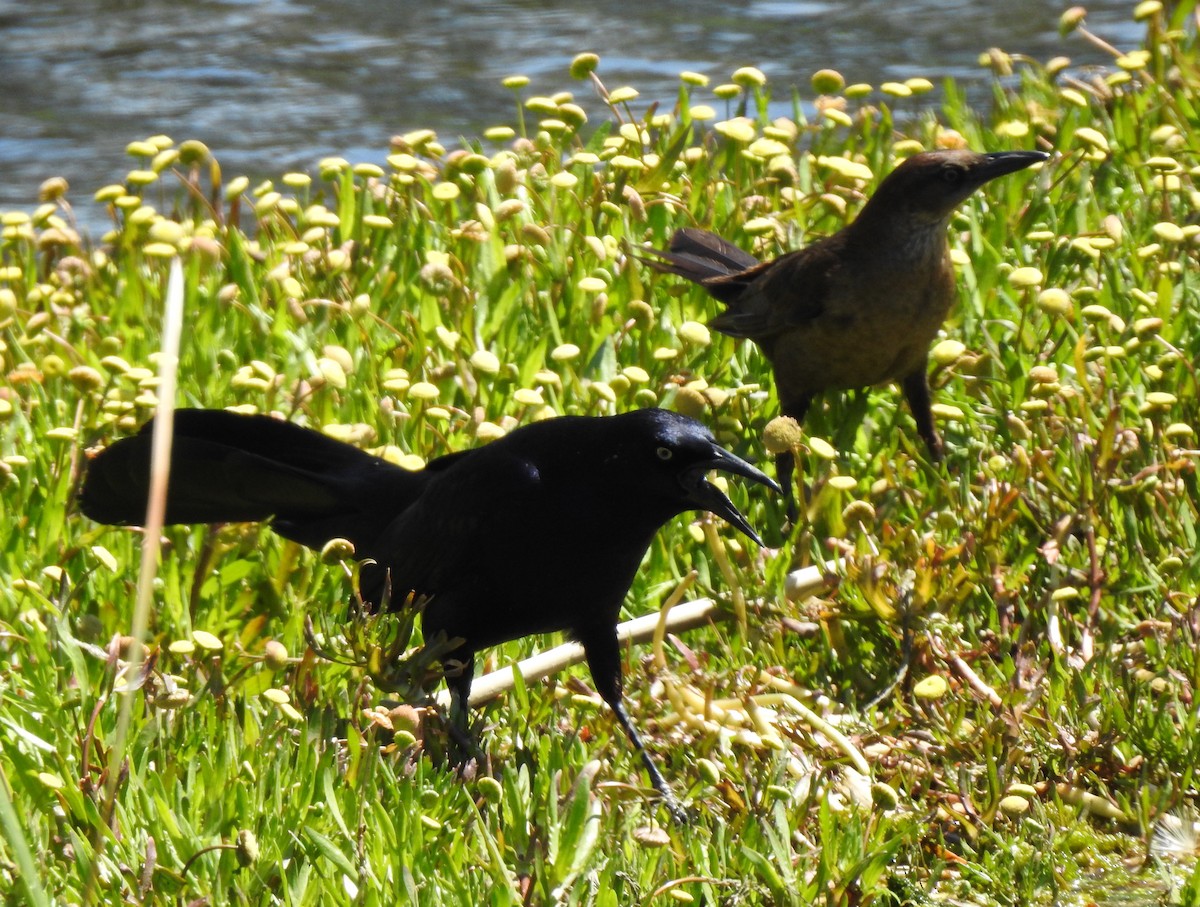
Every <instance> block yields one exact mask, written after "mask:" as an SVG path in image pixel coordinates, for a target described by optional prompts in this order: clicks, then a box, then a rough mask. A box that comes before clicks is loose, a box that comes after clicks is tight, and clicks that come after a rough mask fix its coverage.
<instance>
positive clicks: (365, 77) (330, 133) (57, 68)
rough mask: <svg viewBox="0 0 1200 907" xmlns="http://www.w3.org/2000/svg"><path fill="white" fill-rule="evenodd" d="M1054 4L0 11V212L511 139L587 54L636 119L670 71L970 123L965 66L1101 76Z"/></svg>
mask: <svg viewBox="0 0 1200 907" xmlns="http://www.w3.org/2000/svg"><path fill="white" fill-rule="evenodd" d="M1065 5H1067V4H1058V3H1050V2H1041V0H1006V2H1004V3H994V2H981V0H976V2H970V0H936V2H935V0H842V2H822V0H752V2H748V3H741V4H738V3H732V2H727V3H721V2H716V0H651V2H645V0H643V2H638V3H633V2H628V0H607V2H606V0H591V2H583V0H566V2H557V3H545V2H535V0H525V2H520V0H516V2H501V3H489V2H466V0H444V2H440V3H416V2H404V0H393V2H390V3H388V2H385V3H380V2H374V3H367V2H362V0H357V2H356V0H343V2H337V3H318V2H310V3H304V2H298V0H293V2H289V0H262V2H250V0H191V2H187V0H144V2H131V0H125V2H121V0H96V2H89V3H71V2H65V0H37V2H23V3H14V2H4V0H0V207H11V206H21V207H29V206H31V205H32V204H33V203H34V201H35V199H36V193H37V186H38V184H39V183H40V182H41V181H42V180H43V179H45V178H47V177H49V176H55V175H62V176H66V177H67V178H68V179H69V180H70V181H71V183H72V185H73V186H74V190H73V192H72V197H73V198H74V199H75V201H76V204H80V203H81V202H83V201H84V200H85V199H87V198H90V195H91V193H92V192H93V191H94V190H95V189H97V188H99V187H100V186H101V185H103V184H105V183H108V182H113V181H115V180H120V179H121V178H123V176H124V174H125V172H126V171H128V169H129V168H130V166H131V164H132V161H131V160H130V159H129V158H127V157H126V156H125V154H124V148H125V145H126V143H127V142H128V141H129V140H131V139H135V138H144V137H146V136H149V135H154V134H157V133H166V134H167V135H170V136H171V137H172V138H174V139H176V140H182V139H185V138H198V139H201V140H202V141H204V142H206V143H207V144H208V145H209V146H210V147H211V148H212V149H213V151H214V152H215V153H216V155H217V157H218V159H219V160H220V161H221V164H222V167H223V168H224V170H225V172H226V174H227V175H233V174H238V173H245V174H247V175H250V176H255V177H256V176H266V175H277V174H279V173H281V172H283V171H285V170H288V169H297V168H298V169H309V168H311V167H312V166H313V164H314V163H315V162H316V161H317V160H318V159H319V158H320V157H322V156H325V155H327V154H338V155H342V156H344V157H347V158H349V159H351V160H355V161H357V160H374V161H380V160H382V158H383V156H384V154H385V153H386V149H387V140H388V138H389V137H390V136H391V135H393V134H395V133H397V132H403V131H406V130H409V129H414V128H417V127H431V128H434V129H436V130H437V131H438V133H439V135H440V136H441V137H442V139H443V140H444V141H447V142H451V141H453V140H454V138H455V137H457V136H471V135H476V134H478V133H479V132H480V131H481V130H482V129H484V128H486V127H487V126H493V125H498V124H501V123H511V122H512V121H513V119H514V116H515V114H514V109H515V108H514V102H513V99H512V95H511V94H510V93H509V92H507V91H506V90H504V89H503V88H501V87H500V84H499V82H500V79H501V78H502V77H503V76H505V75H509V74H512V73H518V72H519V73H524V74H526V75H528V76H530V78H531V79H532V80H533V81H532V85H531V87H530V91H537V92H539V93H545V94H551V93H554V92H556V91H560V90H574V91H576V93H577V95H578V99H579V100H580V101H581V102H584V103H585V104H586V105H590V106H592V107H593V109H594V104H593V103H592V101H591V98H590V87H589V86H588V85H587V83H576V82H572V81H571V80H570V78H569V76H568V75H567V72H566V68H567V65H568V63H569V61H570V60H571V58H572V57H573V56H574V55H575V54H576V53H578V52H580V51H584V50H589V51H595V52H597V53H599V54H600V55H601V57H602V64H601V70H600V75H601V77H602V78H603V80H604V82H605V83H606V84H607V85H608V86H609V87H610V88H613V87H616V86H618V85H625V84H628V85H633V86H635V87H637V88H638V89H639V90H640V91H641V93H642V94H641V97H640V98H639V99H638V101H637V102H636V104H641V103H642V102H646V103H649V102H651V101H654V100H660V101H663V102H664V103H665V104H666V105H668V106H669V105H670V104H671V103H672V102H673V99H674V96H675V93H676V91H677V89H678V84H679V83H678V74H679V72H680V71H682V70H685V69H691V70H697V71H700V72H704V73H707V74H709V75H710V76H712V77H713V78H714V79H715V80H719V81H723V80H725V79H727V78H728V75H729V73H731V72H732V71H733V70H734V69H735V68H737V67H738V66H745V65H754V66H758V67H760V68H761V69H762V70H764V71H765V72H766V73H767V75H768V76H769V77H770V79H771V83H772V86H773V89H774V92H775V96H776V97H777V98H780V99H783V100H786V99H787V98H788V96H789V95H790V93H791V89H792V87H793V86H800V87H801V89H802V93H803V94H805V95H809V94H811V89H809V87H808V80H809V77H810V76H811V75H812V73H813V72H814V71H815V70H817V69H820V68H822V67H833V68H836V69H838V70H840V71H841V72H843V73H844V74H845V75H846V77H847V78H848V79H849V80H851V81H855V82H871V83H873V84H878V83H879V82H880V81H883V80H886V79H904V78H908V77H910V76H916V75H922V76H925V77H927V78H930V79H932V80H934V81H935V82H937V81H939V79H941V78H943V77H945V76H954V77H957V78H961V79H964V80H967V81H968V83H971V82H974V83H975V85H976V89H977V94H976V95H974V96H975V97H977V98H978V100H979V102H980V103H986V98H987V92H986V90H985V89H984V87H983V81H982V80H983V78H984V75H983V73H982V71H981V70H980V69H979V67H978V65H977V62H976V60H977V58H978V56H979V53H980V52H981V51H983V50H986V49H987V48H988V47H992V46H998V47H1002V48H1004V49H1005V50H1008V51H1011V52H1020V53H1026V54H1029V55H1031V56H1033V57H1036V58H1038V59H1043V60H1044V59H1047V58H1049V57H1051V56H1054V55H1058V54H1066V55H1068V56H1071V57H1072V58H1073V60H1075V62H1077V63H1079V64H1088V63H1100V62H1103V59H1104V58H1103V57H1102V55H1100V54H1099V53H1098V52H1096V51H1095V50H1093V49H1091V48H1090V47H1089V46H1088V45H1087V44H1086V43H1085V42H1084V41H1083V40H1082V39H1080V38H1079V37H1078V36H1071V37H1068V38H1067V39H1065V40H1063V39H1060V38H1059V37H1058V35H1057V23H1058V18H1059V15H1060V14H1061V11H1062V9H1063V8H1064V6H1065ZM1131 7H1132V3H1126V2H1114V0H1102V2H1094V3H1088V8H1089V11H1090V12H1089V17H1088V25H1089V27H1090V28H1091V29H1092V30H1093V31H1095V32H1097V33H1098V34H1100V35H1102V36H1103V37H1104V38H1106V39H1107V40H1109V41H1111V42H1113V43H1116V44H1118V45H1119V46H1122V47H1124V48H1129V47H1133V46H1135V45H1136V44H1137V42H1138V41H1139V39H1140V36H1141V28H1140V27H1139V26H1136V25H1135V24H1134V23H1133V22H1132V21H1131V19H1130V9H1131ZM635 106H636V105H635ZM786 109H787V108H783V107H781V112H784V110H786ZM83 213H84V220H85V222H87V221H90V220H91V218H90V217H88V216H87V213H86V212H83Z"/></svg>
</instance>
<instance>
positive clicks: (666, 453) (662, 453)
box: [655, 447, 675, 461]
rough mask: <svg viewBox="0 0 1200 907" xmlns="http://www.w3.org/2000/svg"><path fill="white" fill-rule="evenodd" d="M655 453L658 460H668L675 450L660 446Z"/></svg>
mask: <svg viewBox="0 0 1200 907" xmlns="http://www.w3.org/2000/svg"><path fill="white" fill-rule="evenodd" d="M655 453H657V454H658V458H659V459H660V460H664V461H665V460H669V459H671V457H673V456H675V451H673V450H671V448H669V447H660V448H659V449H658V450H657V451H655Z"/></svg>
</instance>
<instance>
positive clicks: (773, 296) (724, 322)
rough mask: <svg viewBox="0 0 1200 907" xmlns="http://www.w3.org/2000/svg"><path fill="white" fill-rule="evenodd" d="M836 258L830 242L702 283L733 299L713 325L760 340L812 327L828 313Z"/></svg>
mask: <svg viewBox="0 0 1200 907" xmlns="http://www.w3.org/2000/svg"><path fill="white" fill-rule="evenodd" d="M836 267H837V256H836V255H835V254H834V250H833V249H831V248H830V246H829V243H828V241H827V240H826V241H822V242H818V243H815V244H814V245H811V246H807V247H805V248H803V249H800V250H798V251H796V252H789V253H788V254H787V255H782V256H780V257H779V258H775V259H772V260H771V261H765V262H763V263H762V264H760V265H756V266H755V267H753V268H749V269H747V270H745V271H742V272H740V273H738V274H731V275H729V276H728V277H720V278H713V279H712V280H707V281H705V282H704V286H705V288H706V289H707V290H708V291H709V292H710V293H712V294H713V295H714V296H717V298H718V299H720V298H722V296H721V295H718V293H724V294H726V295H731V296H734V297H735V299H736V302H734V303H731V304H730V306H729V310H728V311H726V312H722V313H721V314H720V315H718V316H717V317H716V318H714V319H713V320H712V321H711V322H709V324H711V325H712V327H714V328H716V329H717V330H718V331H720V332H721V333H723V334H728V335H730V336H731V337H744V338H749V339H751V340H760V339H763V338H766V337H771V336H774V335H776V334H779V333H781V332H783V331H787V330H790V329H792V328H796V327H800V326H803V325H805V324H808V323H811V322H812V321H814V320H815V319H817V318H819V317H821V315H822V314H824V312H825V304H824V300H825V297H826V294H827V292H828V288H829V284H830V281H831V276H832V272H833V270H834V269H835V268H836Z"/></svg>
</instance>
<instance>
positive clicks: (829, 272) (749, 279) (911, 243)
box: [643, 150, 1049, 510]
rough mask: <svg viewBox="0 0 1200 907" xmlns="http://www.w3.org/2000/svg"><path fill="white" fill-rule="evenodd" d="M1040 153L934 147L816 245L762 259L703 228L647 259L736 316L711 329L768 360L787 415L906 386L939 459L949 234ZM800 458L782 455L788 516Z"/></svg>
mask: <svg viewBox="0 0 1200 907" xmlns="http://www.w3.org/2000/svg"><path fill="white" fill-rule="evenodd" d="M1048 157H1049V155H1047V154H1044V153H1043V152H1041V151H996V152H992V153H989V154H979V153H976V152H974V151H965V150H960V151H928V152H924V153H922V154H915V155H913V156H912V157H910V158H908V159H907V160H905V161H904V162H903V163H902V164H900V165H899V166H898V167H896V169H895V170H893V171H892V172H891V173H889V174H888V175H887V177H886V178H885V179H884V180H883V182H882V183H880V184H879V188H878V189H876V190H875V194H874V195H872V196H871V198H870V199H869V200H868V201H867V204H866V205H865V206H864V207H863V209H862V211H861V212H860V213H859V215H858V217H857V218H855V220H854V221H853V222H851V223H850V224H848V225H847V226H846V227H844V228H842V229H841V230H839V231H838V232H837V233H834V234H833V235H832V236H828V237H826V238H824V239H822V240H819V241H818V242H815V243H813V244H812V245H810V246H806V247H805V248H803V249H799V250H797V251H795V252H789V253H788V254H786V255H782V256H780V257H779V258H775V259H772V260H770V261H764V262H760V261H759V260H758V259H757V258H755V257H754V256H753V255H750V254H748V253H746V252H744V251H742V250H741V249H739V248H737V247H736V246H734V245H732V244H730V243H728V242H726V241H725V240H723V239H721V237H719V236H717V235H716V234H713V233H709V232H708V231H706V230H695V229H684V230H679V231H677V232H676V233H675V234H674V236H672V237H671V242H670V247H669V248H668V249H665V250H663V249H649V250H647V251H649V252H651V253H652V254H654V255H656V256H658V258H659V259H660V260H657V261H656V260H652V259H643V260H644V261H646V262H647V263H648V264H650V265H651V266H652V267H655V268H657V269H658V270H660V271H666V272H669V273H671V274H677V275H679V276H681V277H685V278H687V279H688V280H691V281H693V282H695V283H698V284H700V286H702V287H704V289H706V290H707V291H708V292H709V294H710V295H711V296H713V297H715V298H716V299H718V300H720V301H721V302H723V303H724V304H725V305H726V306H727V307H728V308H727V309H726V311H724V312H722V313H721V314H720V315H718V316H717V317H716V318H714V319H713V320H712V321H711V322H710V324H711V325H712V326H713V327H714V328H716V329H717V330H718V331H720V332H721V333H724V334H728V335H730V336H732V337H744V338H747V339H749V340H753V341H754V342H755V343H757V344H758V346H759V347H760V348H761V349H762V351H763V353H764V354H765V355H766V357H767V359H769V360H770V362H771V365H772V367H773V369H774V372H775V386H776V388H777V389H778V391H779V402H780V410H781V411H782V413H783V415H785V416H792V417H793V418H795V419H796V421H798V422H799V421H803V419H804V415H805V413H807V412H808V407H809V405H810V404H811V403H812V400H813V397H814V396H815V395H816V394H817V393H819V392H821V391H824V390H831V389H853V388H860V387H869V386H871V385H873V384H882V383H884V382H887V381H899V382H900V383H901V386H902V387H903V389H904V396H905V398H906V399H907V400H908V404H909V407H910V408H911V409H912V413H913V418H915V419H916V422H917V431H918V433H919V434H920V435H921V438H922V439H923V440H924V441H925V444H926V446H927V447H928V449H929V454H930V456H931V457H932V458H933V459H934V460H935V461H936V460H940V459H941V457H942V442H941V439H940V438H939V437H938V434H937V430H936V429H935V428H934V425H933V413H932V412H931V410H930V399H929V382H928V378H927V374H926V373H927V370H928V353H929V346H930V344H931V343H932V342H933V339H934V338H935V337H936V336H937V332H938V329H939V328H940V327H941V326H942V322H943V321H944V320H945V318H946V315H947V314H948V313H949V311H950V307H951V305H953V303H954V298H955V295H956V288H955V279H954V266H953V264H952V263H951V261H950V245H949V243H948V242H947V239H946V227H947V225H948V224H949V223H950V217H951V215H953V213H954V210H955V209H956V208H957V207H958V206H959V205H960V204H961V203H962V202H963V201H965V200H966V199H967V197H968V196H970V195H971V194H972V193H973V192H975V190H976V189H978V188H980V187H981V186H982V185H983V184H984V183H987V182H988V181H989V180H993V179H995V178H996V177H999V176H1004V175H1005V174H1008V173H1013V172H1015V171H1017V170H1022V169H1024V168H1025V167H1029V166H1031V165H1032V164H1036V163H1038V162H1040V161H1044V160H1046V158H1048ZM792 466H793V458H792V455H791V454H782V455H780V457H779V458H778V467H779V478H780V484H782V485H783V486H784V493H785V495H786V496H787V499H788V502H789V510H791V473H792Z"/></svg>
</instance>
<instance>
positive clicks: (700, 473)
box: [680, 444, 782, 545]
mask: <svg viewBox="0 0 1200 907" xmlns="http://www.w3.org/2000/svg"><path fill="white" fill-rule="evenodd" d="M710 469H719V470H721V471H722V472H730V473H733V474H734V475H735V476H742V477H743V478H746V479H750V480H751V481H752V482H757V483H758V484H759V485H766V486H767V487H768V488H770V489H771V490H772V491H775V492H782V489H781V488H780V487H779V485H778V484H776V483H775V482H774V481H773V480H772V479H771V477H770V476H768V475H767V474H766V473H764V472H763V471H762V470H760V469H758V468H756V467H754V466H751V465H750V464H749V463H747V462H746V461H745V460H743V459H742V458H741V457H737V456H734V455H733V454H731V453H730V452H729V451H727V450H725V449H724V448H723V447H718V446H717V445H716V444H714V445H713V455H712V459H711V460H709V461H707V462H705V463H699V464H697V465H696V466H694V467H693V468H692V469H689V470H688V471H687V472H686V473H684V474H683V476H682V478H681V479H680V483H681V484H682V485H683V489H684V491H685V492H686V493H687V500H688V501H689V502H690V503H691V504H692V506H693V507H695V508H696V509H697V510H707V511H709V512H710V513H715V514H716V515H717V516H719V517H723V518H724V519H725V520H726V521H727V522H729V523H730V525H732V526H735V527H737V528H738V529H740V530H741V531H742V532H743V533H745V534H746V535H747V536H749V537H750V538H752V539H754V541H755V542H757V543H758V544H759V545H761V544H762V543H763V541H762V539H761V538H759V537H758V533H757V532H755V531H754V530H753V529H752V528H751V526H750V524H749V523H748V522H747V521H746V518H745V517H744V516H742V514H741V512H740V511H739V510H738V509H737V508H736V507H734V506H733V501H731V500H729V498H727V497H726V496H725V494H724V493H723V492H722V491H721V490H720V489H719V488H717V486H716V485H714V484H712V483H711V482H710V481H708V471H709V470H710Z"/></svg>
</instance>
